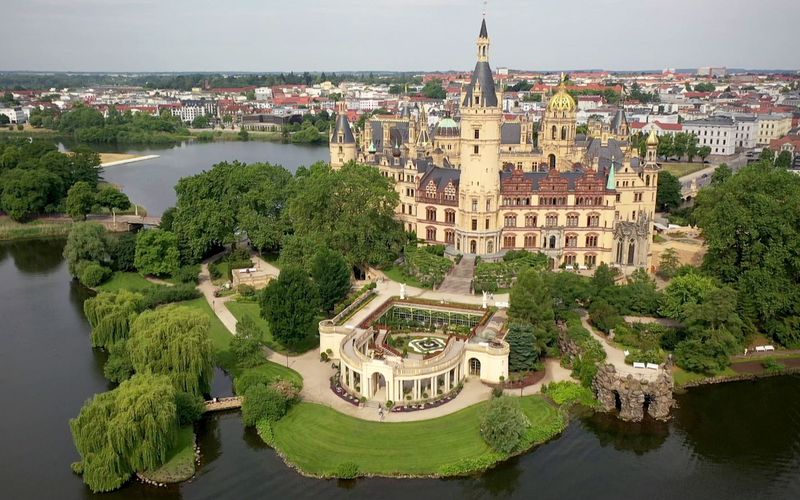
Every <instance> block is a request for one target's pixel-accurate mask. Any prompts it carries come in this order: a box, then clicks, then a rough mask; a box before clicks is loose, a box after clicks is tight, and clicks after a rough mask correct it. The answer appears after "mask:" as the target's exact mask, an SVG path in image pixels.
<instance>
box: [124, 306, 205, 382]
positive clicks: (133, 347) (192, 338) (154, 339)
mask: <svg viewBox="0 0 800 500" xmlns="http://www.w3.org/2000/svg"><path fill="white" fill-rule="evenodd" d="M208 330H209V321H208V317H207V316H205V315H204V314H203V313H202V312H199V311H196V310H194V309H190V308H188V307H183V306H179V305H175V304H171V305H167V306H164V307H160V308H158V309H156V310H154V311H145V312H143V313H142V314H141V315H139V317H138V318H136V320H135V321H134V322H133V324H132V325H131V331H130V337H131V338H130V340H128V351H129V352H130V356H131V362H132V363H133V368H134V370H136V373H144V372H148V371H149V372H152V373H156V374H162V375H168V376H169V377H170V379H171V380H172V383H173V385H174V386H175V389H177V390H178V391H183V392H188V393H190V394H195V395H202V394H205V393H207V392H208V390H209V387H210V383H211V377H212V376H213V374H214V372H213V365H212V357H213V350H212V346H211V340H210V339H209V335H208Z"/></svg>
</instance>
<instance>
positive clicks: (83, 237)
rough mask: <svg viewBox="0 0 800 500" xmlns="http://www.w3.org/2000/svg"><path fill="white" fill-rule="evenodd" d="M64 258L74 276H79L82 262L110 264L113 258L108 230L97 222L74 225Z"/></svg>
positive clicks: (68, 238) (65, 248)
mask: <svg viewBox="0 0 800 500" xmlns="http://www.w3.org/2000/svg"><path fill="white" fill-rule="evenodd" d="M64 258H66V259H67V265H68V266H69V272H70V274H72V275H73V276H77V275H78V267H79V264H80V263H81V262H84V261H89V262H97V263H99V264H108V263H109V262H111V256H110V255H109V253H108V243H107V240H106V230H105V229H104V228H103V226H101V225H100V224H97V223H95V222H78V223H76V224H73V225H72V228H71V229H70V231H69V236H67V244H66V245H65V246H64Z"/></svg>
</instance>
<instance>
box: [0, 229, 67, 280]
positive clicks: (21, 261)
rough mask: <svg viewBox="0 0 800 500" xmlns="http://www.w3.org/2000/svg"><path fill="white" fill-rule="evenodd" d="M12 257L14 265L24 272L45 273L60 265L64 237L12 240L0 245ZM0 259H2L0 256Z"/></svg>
mask: <svg viewBox="0 0 800 500" xmlns="http://www.w3.org/2000/svg"><path fill="white" fill-rule="evenodd" d="M2 246H3V247H4V249H3V251H8V252H9V254H10V255H11V257H13V259H14V265H15V266H16V267H17V269H18V270H19V271H21V272H23V273H25V274H46V273H49V272H50V271H53V270H55V269H57V268H58V266H60V265H61V263H62V261H63V257H62V255H61V253H62V252H63V251H64V239H62V238H50V239H40V240H23V241H14V242H10V243H7V244H5V245H2ZM0 260H2V259H1V258H0Z"/></svg>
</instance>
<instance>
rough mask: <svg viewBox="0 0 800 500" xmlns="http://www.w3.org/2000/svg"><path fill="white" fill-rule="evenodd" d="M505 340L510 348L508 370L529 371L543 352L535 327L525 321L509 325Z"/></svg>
mask: <svg viewBox="0 0 800 500" xmlns="http://www.w3.org/2000/svg"><path fill="white" fill-rule="evenodd" d="M505 340H506V342H508V345H509V348H510V352H509V354H508V371H509V372H527V371H530V370H533V368H534V367H535V366H536V362H537V361H538V360H539V356H540V354H541V351H540V348H539V346H538V345H537V343H536V335H535V334H534V331H533V327H532V326H531V325H528V324H525V323H512V324H511V325H510V326H509V327H508V333H507V334H506V338H505Z"/></svg>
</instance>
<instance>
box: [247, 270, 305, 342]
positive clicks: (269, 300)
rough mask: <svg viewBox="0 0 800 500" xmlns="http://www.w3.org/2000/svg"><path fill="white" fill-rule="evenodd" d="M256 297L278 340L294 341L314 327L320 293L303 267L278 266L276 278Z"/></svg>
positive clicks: (303, 337) (300, 339) (262, 313)
mask: <svg viewBox="0 0 800 500" xmlns="http://www.w3.org/2000/svg"><path fill="white" fill-rule="evenodd" d="M259 301H260V304H261V316H262V317H263V318H264V319H265V320H266V321H267V323H269V325H270V329H271V331H272V335H273V337H274V338H275V339H276V340H277V341H278V342H280V343H281V344H283V345H286V346H291V345H293V344H297V343H299V342H301V341H302V340H303V339H305V338H306V337H308V336H309V335H313V334H314V332H315V331H316V329H317V321H318V320H317V311H318V310H319V294H318V292H317V288H316V286H315V285H314V282H312V281H311V278H309V277H308V274H307V273H306V272H305V271H304V270H302V269H300V268H296V267H289V268H285V269H283V270H281V274H280V276H278V279H276V280H274V281H272V282H271V283H270V284H269V285H268V286H267V287H266V288H265V289H264V290H263V291H262V292H261V295H260V297H259Z"/></svg>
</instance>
